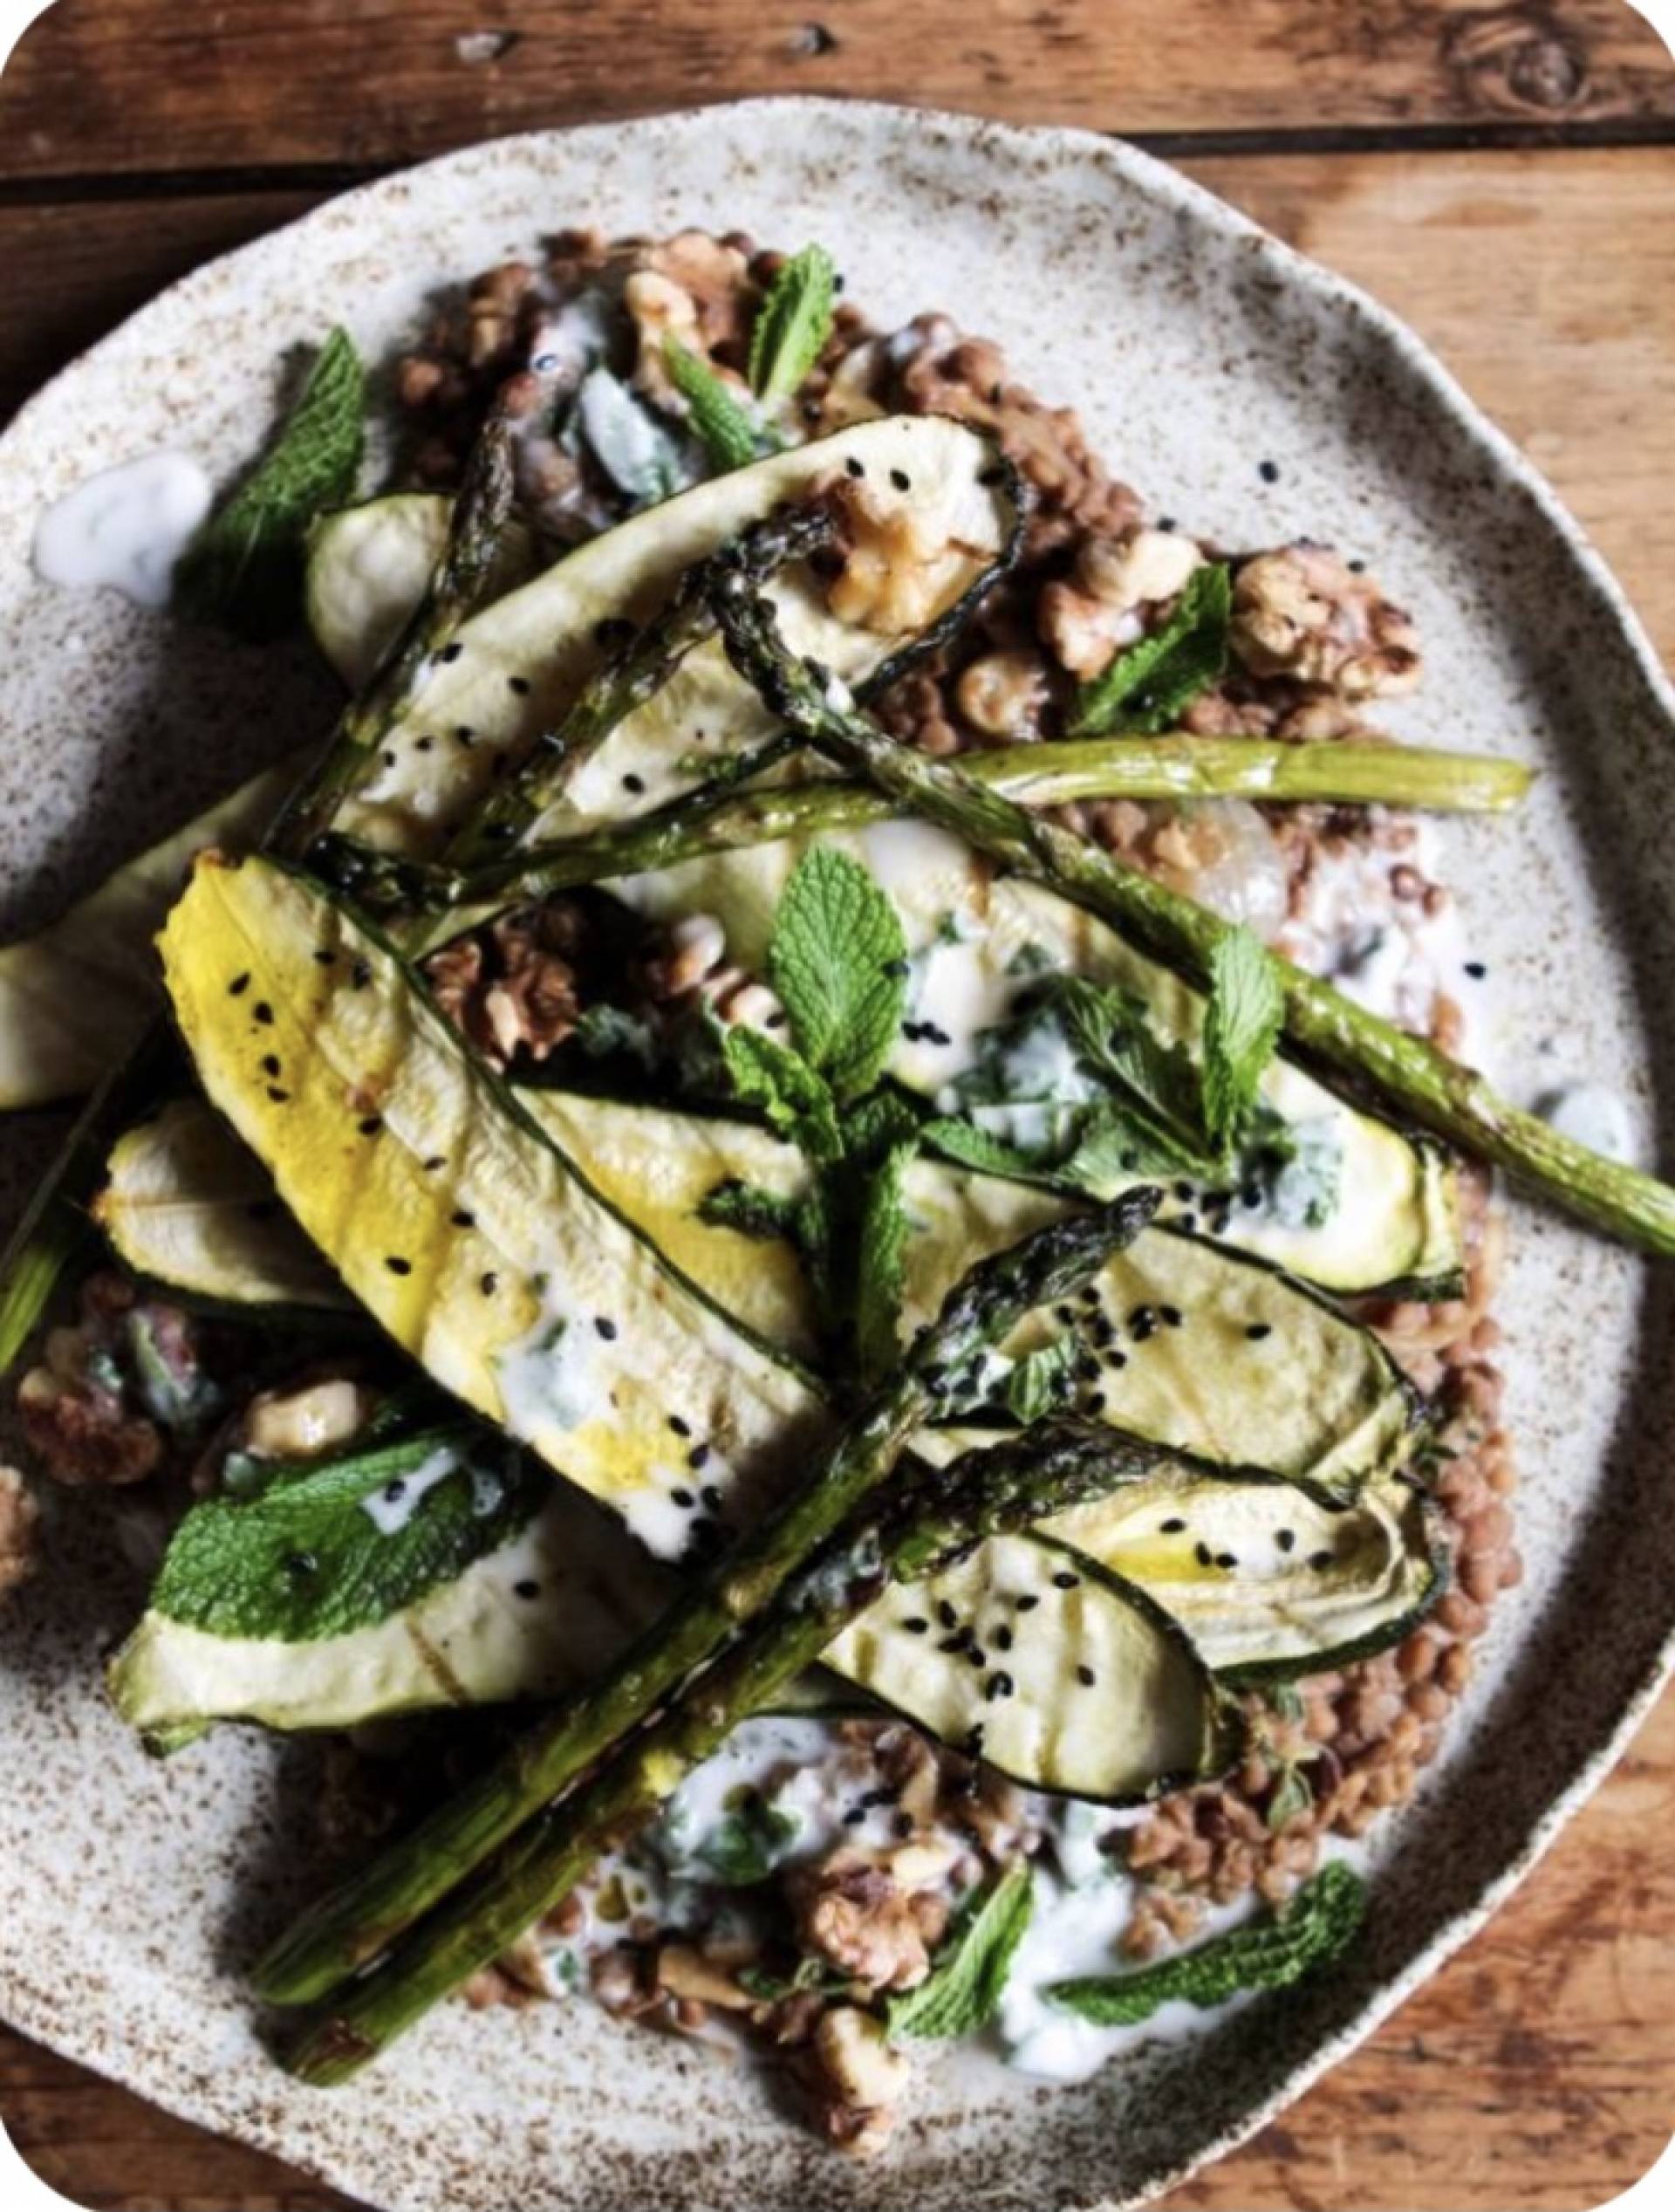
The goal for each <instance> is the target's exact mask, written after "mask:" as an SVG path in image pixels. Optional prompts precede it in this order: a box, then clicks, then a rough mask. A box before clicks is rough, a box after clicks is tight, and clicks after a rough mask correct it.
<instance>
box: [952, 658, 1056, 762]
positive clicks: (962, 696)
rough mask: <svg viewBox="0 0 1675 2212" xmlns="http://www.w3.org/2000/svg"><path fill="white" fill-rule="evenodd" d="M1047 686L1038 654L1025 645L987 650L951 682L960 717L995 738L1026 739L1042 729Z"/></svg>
mask: <svg viewBox="0 0 1675 2212" xmlns="http://www.w3.org/2000/svg"><path fill="white" fill-rule="evenodd" d="M1050 697H1051V691H1050V688H1049V684H1048V681H1047V670H1046V668H1045V667H1044V666H1043V662H1042V658H1041V655H1040V654H1038V653H1036V652H1034V651H1032V650H1031V649H1030V648H1029V647H1027V646H1012V647H1008V648H1007V649H1006V650H1005V651H1004V652H1001V653H986V654H983V656H982V658H981V660H978V661H972V662H971V664H970V665H969V667H967V668H965V669H964V670H963V671H962V672H961V677H960V681H958V683H956V684H955V686H954V703H955V705H956V706H957V707H958V708H959V709H960V713H961V718H962V719H963V720H964V721H966V722H969V723H970V724H971V727H972V728H973V729H974V730H976V731H978V733H979V734H980V735H981V736H984V737H988V738H992V739H993V740H994V741H995V743H997V744H1008V745H1019V744H1028V743H1029V742H1030V741H1031V740H1032V739H1034V738H1036V737H1039V736H1040V735H1041V718H1042V716H1043V712H1044V711H1045V709H1046V707H1047V703H1048V701H1049V698H1050Z"/></svg>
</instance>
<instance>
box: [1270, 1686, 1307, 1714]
mask: <svg viewBox="0 0 1675 2212" xmlns="http://www.w3.org/2000/svg"><path fill="white" fill-rule="evenodd" d="M1268 1703H1269V1705H1271V1706H1272V1707H1273V1709H1274V1710H1275V1712H1276V1713H1277V1714H1278V1715H1279V1716H1280V1718H1281V1719H1282V1721H1300V1720H1302V1717H1303V1715H1304V1713H1305V1712H1306V1710H1307V1708H1306V1707H1305V1705H1304V1704H1303V1702H1302V1691H1301V1690H1300V1689H1299V1688H1297V1686H1296V1683H1295V1682H1275V1684H1274V1687H1273V1688H1271V1689H1270V1690H1269V1691H1268Z"/></svg>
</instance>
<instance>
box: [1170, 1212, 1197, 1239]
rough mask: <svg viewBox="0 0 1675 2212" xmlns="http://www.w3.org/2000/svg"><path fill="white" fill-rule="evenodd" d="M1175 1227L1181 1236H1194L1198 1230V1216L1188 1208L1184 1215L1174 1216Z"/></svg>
mask: <svg viewBox="0 0 1675 2212" xmlns="http://www.w3.org/2000/svg"><path fill="white" fill-rule="evenodd" d="M1175 1227H1176V1228H1177V1229H1179V1230H1180V1232H1181V1234H1182V1235H1183V1236H1194V1235H1195V1234H1196V1233H1197V1229H1198V1216H1197V1215H1196V1214H1195V1213H1193V1211H1192V1210H1191V1209H1190V1208H1188V1209H1187V1211H1186V1213H1184V1214H1177V1215H1176V1216H1175Z"/></svg>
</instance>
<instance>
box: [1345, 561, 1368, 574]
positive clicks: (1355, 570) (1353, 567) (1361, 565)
mask: <svg viewBox="0 0 1675 2212" xmlns="http://www.w3.org/2000/svg"><path fill="white" fill-rule="evenodd" d="M1343 565H1344V567H1345V568H1347V569H1348V570H1349V572H1350V575H1351V576H1361V575H1364V573H1365V572H1366V563H1365V561H1364V560H1353V561H1345V562H1344V564H1343Z"/></svg>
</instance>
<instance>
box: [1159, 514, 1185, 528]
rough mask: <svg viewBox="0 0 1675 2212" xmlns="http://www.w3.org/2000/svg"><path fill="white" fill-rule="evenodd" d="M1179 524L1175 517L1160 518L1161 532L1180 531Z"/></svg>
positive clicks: (1161, 516) (1160, 516) (1162, 516)
mask: <svg viewBox="0 0 1675 2212" xmlns="http://www.w3.org/2000/svg"><path fill="white" fill-rule="evenodd" d="M1179 527H1180V524H1179V521H1178V520H1177V518H1176V517H1174V516H1173V515H1159V517H1158V528H1159V530H1179Z"/></svg>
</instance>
